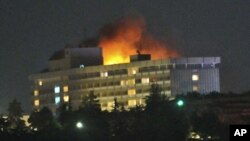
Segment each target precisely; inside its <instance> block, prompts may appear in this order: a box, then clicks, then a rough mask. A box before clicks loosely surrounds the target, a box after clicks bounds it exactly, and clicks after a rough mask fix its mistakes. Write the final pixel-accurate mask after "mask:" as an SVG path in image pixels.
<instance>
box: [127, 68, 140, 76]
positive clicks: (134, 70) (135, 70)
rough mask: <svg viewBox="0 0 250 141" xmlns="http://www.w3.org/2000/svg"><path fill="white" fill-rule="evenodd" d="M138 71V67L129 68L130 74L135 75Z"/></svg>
mask: <svg viewBox="0 0 250 141" xmlns="http://www.w3.org/2000/svg"><path fill="white" fill-rule="evenodd" d="M137 71H138V69H137V68H129V69H128V74H129V75H134V74H136V73H137Z"/></svg>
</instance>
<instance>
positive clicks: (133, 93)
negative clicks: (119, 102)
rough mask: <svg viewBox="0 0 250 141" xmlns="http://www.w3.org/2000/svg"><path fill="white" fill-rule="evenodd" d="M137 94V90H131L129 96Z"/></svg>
mask: <svg viewBox="0 0 250 141" xmlns="http://www.w3.org/2000/svg"><path fill="white" fill-rule="evenodd" d="M135 94H136V91H135V89H129V90H128V95H129V96H133V95H135Z"/></svg>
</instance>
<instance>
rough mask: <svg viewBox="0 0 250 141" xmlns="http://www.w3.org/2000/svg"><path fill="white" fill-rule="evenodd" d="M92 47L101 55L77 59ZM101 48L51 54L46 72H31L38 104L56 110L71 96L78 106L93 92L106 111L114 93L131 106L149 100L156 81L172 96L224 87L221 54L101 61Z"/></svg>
mask: <svg viewBox="0 0 250 141" xmlns="http://www.w3.org/2000/svg"><path fill="white" fill-rule="evenodd" d="M89 49H91V52H96V53H92V54H95V55H97V56H96V57H97V59H95V58H94V55H92V58H86V57H85V59H84V60H78V59H82V57H79V56H81V52H82V55H86V54H87V55H89V53H88V52H89ZM76 50H78V51H76ZM75 52H78V53H77V55H78V59H66V58H75V57H74V55H75ZM100 52H101V49H99V48H94V49H93V48H67V49H64V50H63V51H61V52H60V53H61V54H59V55H58V53H57V55H56V56H59V57H52V59H51V60H50V61H49V68H48V69H47V71H43V72H41V73H38V74H33V75H30V76H29V79H30V80H31V81H32V91H33V92H32V93H33V102H34V108H36V109H39V108H41V107H44V106H47V107H49V108H50V109H51V110H52V111H53V112H55V110H56V109H57V108H58V106H59V105H60V103H62V102H69V99H70V102H71V104H72V107H73V108H74V109H77V108H78V107H79V105H80V103H81V99H82V97H83V96H84V95H86V94H89V93H90V92H93V93H94V94H95V95H96V96H97V97H98V99H99V101H100V105H101V109H102V110H108V111H110V110H112V108H113V105H114V99H115V98H116V99H117V101H118V102H119V103H122V104H123V105H124V106H125V107H126V108H129V107H134V106H136V105H140V104H144V103H145V97H146V96H147V95H149V93H150V87H151V84H153V83H156V84H159V85H160V87H161V88H162V94H164V95H166V96H169V97H171V96H175V95H176V94H182V93H184V94H185V93H187V92H191V91H197V92H200V93H204V94H205V93H209V92H212V91H218V92H219V91H220V83H219V69H218V67H217V65H218V64H219V63H220V58H219V57H192V58H179V59H172V58H169V59H161V60H150V55H141V54H138V55H132V56H131V61H130V63H123V64H115V65H102V55H101V53H100ZM65 60H66V61H65ZM69 60H71V61H69ZM72 60H73V61H72ZM98 60H99V61H98ZM91 62H94V64H92V63H91ZM72 64H74V65H72ZM65 65H67V67H65Z"/></svg>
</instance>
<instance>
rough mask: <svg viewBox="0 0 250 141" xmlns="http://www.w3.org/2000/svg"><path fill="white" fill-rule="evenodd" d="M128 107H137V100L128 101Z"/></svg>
mask: <svg viewBox="0 0 250 141" xmlns="http://www.w3.org/2000/svg"><path fill="white" fill-rule="evenodd" d="M128 106H129V107H133V106H136V100H135V99H133V100H128Z"/></svg>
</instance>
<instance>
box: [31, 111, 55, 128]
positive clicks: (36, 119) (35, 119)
mask: <svg viewBox="0 0 250 141" xmlns="http://www.w3.org/2000/svg"><path fill="white" fill-rule="evenodd" d="M28 122H29V123H30V124H31V125H30V126H31V128H32V129H34V130H38V131H44V130H53V129H57V128H59V125H58V123H57V122H56V120H55V118H54V116H53V114H52V112H51V111H50V109H49V108H47V107H44V108H42V110H41V111H33V112H32V113H31V115H30V118H29V119H28Z"/></svg>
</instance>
